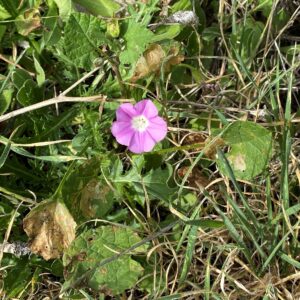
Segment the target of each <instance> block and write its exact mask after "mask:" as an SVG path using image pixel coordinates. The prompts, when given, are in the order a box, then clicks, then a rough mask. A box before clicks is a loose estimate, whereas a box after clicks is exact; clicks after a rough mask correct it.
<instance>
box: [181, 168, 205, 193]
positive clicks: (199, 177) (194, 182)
mask: <svg viewBox="0 0 300 300" xmlns="http://www.w3.org/2000/svg"><path fill="white" fill-rule="evenodd" d="M188 170H189V167H187V166H185V167H181V168H180V169H178V171H177V174H178V176H179V177H180V178H183V177H184V176H185V175H186V174H187V172H188ZM187 182H188V183H189V185H190V186H191V187H193V188H200V189H203V188H205V187H206V186H207V185H208V184H209V182H210V181H209V179H208V178H207V177H206V176H204V175H203V174H202V172H201V171H200V170H199V169H198V168H193V170H192V171H191V172H190V174H189V176H188V178H187Z"/></svg>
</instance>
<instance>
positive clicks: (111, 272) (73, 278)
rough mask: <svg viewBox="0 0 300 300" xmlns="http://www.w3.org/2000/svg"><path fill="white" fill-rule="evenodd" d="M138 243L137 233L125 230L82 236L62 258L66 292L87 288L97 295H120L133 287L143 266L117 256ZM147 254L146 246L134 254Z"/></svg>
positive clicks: (103, 230) (109, 228)
mask: <svg viewBox="0 0 300 300" xmlns="http://www.w3.org/2000/svg"><path fill="white" fill-rule="evenodd" d="M139 242H141V239H140V237H139V236H138V235H137V234H136V233H135V232H133V231H132V230H131V229H129V228H123V227H115V226H101V227H99V228H97V229H91V230H88V231H86V232H84V233H82V234H81V235H79V236H78V237H77V238H76V239H75V240H74V241H73V243H72V244H71V246H70V247H69V248H68V249H67V250H66V251H65V253H64V256H63V264H64V266H65V267H66V268H65V272H64V274H65V278H66V283H65V285H64V286H65V288H66V287H71V286H74V285H77V286H78V285H81V286H82V285H84V286H86V287H89V288H92V289H94V290H95V291H105V292H106V293H107V294H119V293H122V292H123V291H124V290H126V289H128V288H131V287H133V286H134V284H135V283H136V282H137V280H138V278H139V276H140V275H141V274H142V272H143V268H142V266H141V265H140V264H139V263H138V262H136V261H135V260H133V259H132V258H131V256H130V254H123V255H120V256H117V257H116V254H117V253H120V252H122V251H124V250H127V249H128V248H130V247H132V246H133V245H135V244H136V243H139ZM145 251H146V245H143V246H140V247H138V248H136V249H135V250H134V251H132V254H133V253H139V252H145ZM114 257H116V258H115V259H114ZM105 262H106V263H105ZM81 279H82V280H81ZM78 281H79V282H78Z"/></svg>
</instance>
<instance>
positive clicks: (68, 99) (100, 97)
mask: <svg viewBox="0 0 300 300" xmlns="http://www.w3.org/2000/svg"><path fill="white" fill-rule="evenodd" d="M104 100H106V96H104V95H97V96H90V97H66V96H63V95H59V96H58V97H55V98H51V99H48V100H45V101H42V102H39V103H36V104H32V105H30V106H26V107H23V108H20V109H17V110H14V111H12V112H9V113H7V114H5V115H2V116H0V123H1V122H3V121H6V120H8V119H11V118H14V117H16V116H19V115H22V114H25V113H27V112H30V111H33V110H36V109H39V108H42V107H45V106H49V105H53V104H59V103H63V102H96V101H99V102H101V101H104ZM116 101H118V100H116ZM127 102H128V100H127Z"/></svg>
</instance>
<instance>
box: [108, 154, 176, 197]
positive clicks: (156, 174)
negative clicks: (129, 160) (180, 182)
mask: <svg viewBox="0 0 300 300" xmlns="http://www.w3.org/2000/svg"><path fill="white" fill-rule="evenodd" d="M135 162H136V161H135ZM135 162H134V164H133V167H132V169H131V170H130V171H129V172H127V173H126V174H125V175H122V174H118V175H116V174H114V176H113V177H111V180H112V182H114V183H115V184H123V185H125V184H127V185H130V186H131V187H133V188H134V190H135V191H136V193H137V195H138V196H139V197H141V199H144V197H145V192H144V188H143V185H144V187H145V188H146V191H147V193H148V194H149V196H150V199H159V200H163V201H167V202H169V201H170V200H171V197H172V195H174V193H175V191H176V189H175V188H171V187H169V185H168V181H169V179H170V177H171V175H172V172H173V170H172V167H171V166H170V165H167V168H166V169H161V168H158V169H155V170H150V171H149V172H148V173H146V175H141V170H142V167H143V166H144V161H143V160H141V162H140V164H139V165H137V164H135Z"/></svg>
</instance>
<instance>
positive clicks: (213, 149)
mask: <svg viewBox="0 0 300 300" xmlns="http://www.w3.org/2000/svg"><path fill="white" fill-rule="evenodd" d="M213 140H214V142H213V143H212V144H211V145H209V144H210V143H211V142H212V141H213ZM205 144H206V145H209V147H208V148H206V149H205V151H204V154H205V156H206V157H208V158H210V159H213V160H214V159H216V154H217V149H218V148H219V147H222V146H224V145H225V143H224V140H223V139H221V138H220V137H208V138H207V139H206V141H205Z"/></svg>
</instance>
